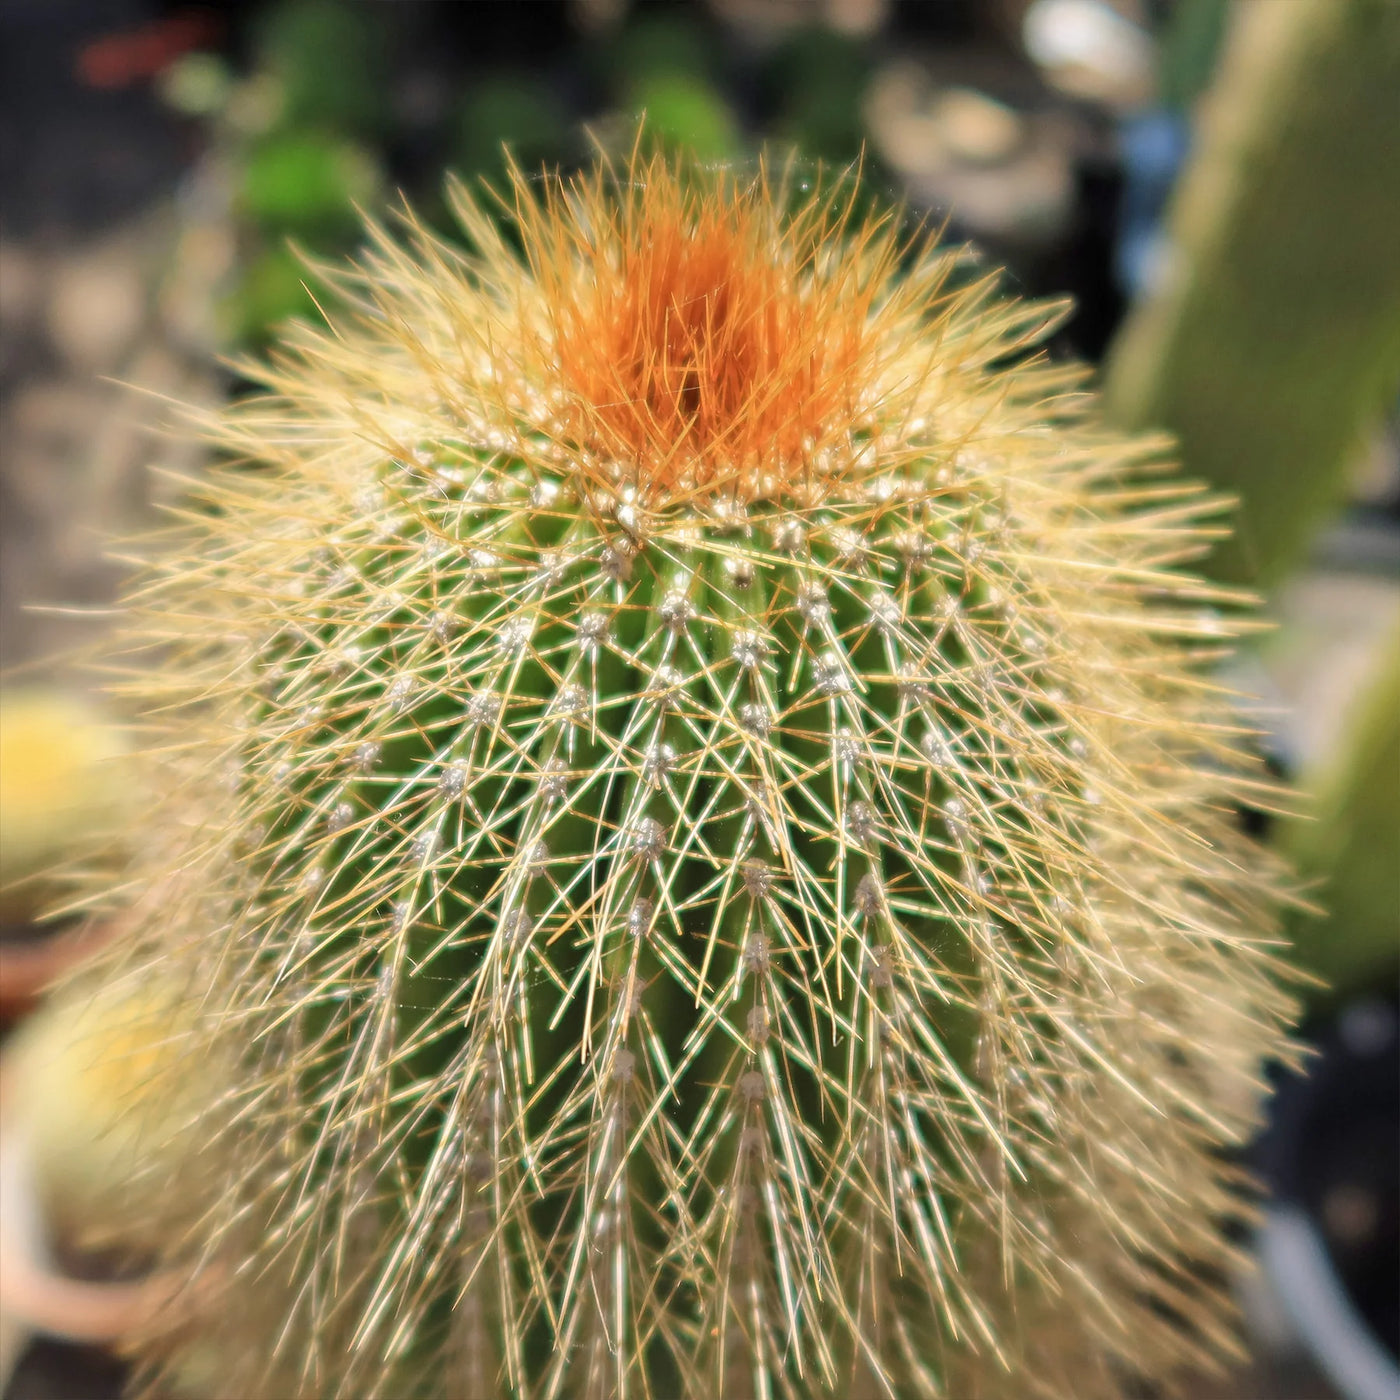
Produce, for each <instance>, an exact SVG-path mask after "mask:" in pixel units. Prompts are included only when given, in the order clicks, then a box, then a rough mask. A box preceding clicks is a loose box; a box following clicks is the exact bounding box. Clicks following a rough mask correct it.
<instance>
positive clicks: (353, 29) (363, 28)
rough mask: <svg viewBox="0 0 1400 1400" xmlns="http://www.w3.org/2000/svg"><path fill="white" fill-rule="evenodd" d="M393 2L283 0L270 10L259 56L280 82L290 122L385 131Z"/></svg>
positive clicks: (285, 114) (284, 113) (366, 131)
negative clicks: (388, 20) (388, 19)
mask: <svg viewBox="0 0 1400 1400" xmlns="http://www.w3.org/2000/svg"><path fill="white" fill-rule="evenodd" d="M388 8H389V7H388V6H384V5H375V4H366V3H363V0H360V2H359V3H356V2H355V0H285V3H282V4H278V5H274V6H273V7H272V8H271V9H270V10H268V11H267V13H266V16H265V18H264V21H263V24H262V27H261V32H260V34H259V36H258V40H257V54H258V62H259V64H260V65H261V66H262V67H263V68H265V69H266V70H267V71H269V72H270V73H272V74H273V75H274V76H275V77H276V78H277V79H278V80H279V82H280V83H281V85H282V90H283V110H282V121H283V123H284V125H285V126H287V127H299V126H320V127H324V128H326V129H327V130H331V131H340V132H345V133H347V134H350V135H357V136H373V135H377V134H380V133H382V132H383V131H384V129H385V128H386V127H387V126H388V124H389V119H390V103H389V91H390V88H389V81H390V76H391V71H392V69H391V58H392V54H391V50H390V43H389V38H390V33H391V30H392V26H389V25H386V24H385V18H386V15H385V11H386V10H387V9H388Z"/></svg>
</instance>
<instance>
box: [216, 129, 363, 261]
mask: <svg viewBox="0 0 1400 1400" xmlns="http://www.w3.org/2000/svg"><path fill="white" fill-rule="evenodd" d="M379 185H380V178H379V172H378V170H377V168H376V166H375V163H374V161H373V159H372V158H371V157H370V156H369V154H368V153H367V152H365V151H364V150H362V149H361V148H360V147H359V146H355V145H352V144H351V143H350V142H347V141H341V140H338V139H336V138H334V137H329V136H322V135H319V134H317V133H315V132H295V133H292V134H289V135H283V136H275V137H272V138H270V139H269V140H267V141H264V142H262V143H261V144H259V145H258V146H256V147H254V149H253V150H252V151H251V152H250V153H249V155H248V158H247V162H246V164H245V165H244V167H243V176H242V180H241V182H240V188H239V201H238V202H239V213H240V214H242V215H243V216H244V217H245V218H248V219H251V220H252V221H253V222H255V223H256V224H257V225H258V226H259V227H260V228H262V229H263V230H265V231H267V232H269V233H295V234H300V235H302V236H304V237H312V238H324V237H327V236H336V235H344V234H348V233H349V232H351V231H352V230H354V229H355V228H356V227H357V226H358V223H359V218H358V215H357V214H356V213H355V205H356V204H357V203H359V204H366V203H369V202H372V201H373V199H374V197H375V195H376V194H377V193H378V190H379Z"/></svg>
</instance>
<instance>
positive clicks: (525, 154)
mask: <svg viewBox="0 0 1400 1400" xmlns="http://www.w3.org/2000/svg"><path fill="white" fill-rule="evenodd" d="M568 134H569V124H568V117H567V115H566V114H565V111H564V105H563V103H562V102H561V101H560V100H559V98H558V96H557V95H556V94H555V93H554V91H553V90H552V89H551V88H549V87H548V86H547V85H546V83H545V82H544V80H543V79H542V78H539V77H537V76H536V75H534V74H533V73H510V74H502V75H500V76H497V77H493V78H486V79H484V80H483V81H481V82H478V83H476V84H474V85H473V86H472V88H471V90H470V91H469V92H468V93H467V94H466V96H465V97H464V98H463V100H462V105H461V110H460V115H459V117H458V121H457V139H456V143H455V145H454V147H453V151H452V155H453V159H454V161H455V163H456V165H457V168H458V169H459V170H460V171H461V172H462V174H464V175H485V176H487V177H488V178H490V177H493V176H499V175H500V174H501V173H502V172H504V170H505V157H504V153H503V150H502V147H503V146H509V147H510V150H511V154H512V155H513V156H514V157H515V160H516V163H517V164H518V165H519V166H520V168H521V169H522V170H524V171H526V172H531V171H535V170H538V169H539V168H540V166H541V165H544V164H552V163H554V162H557V161H558V160H559V159H560V157H561V156H562V155H563V154H564V152H565V150H566V147H567V145H568Z"/></svg>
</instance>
